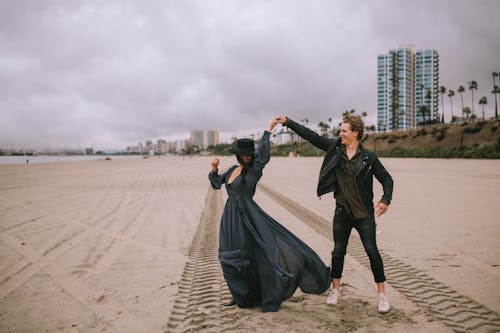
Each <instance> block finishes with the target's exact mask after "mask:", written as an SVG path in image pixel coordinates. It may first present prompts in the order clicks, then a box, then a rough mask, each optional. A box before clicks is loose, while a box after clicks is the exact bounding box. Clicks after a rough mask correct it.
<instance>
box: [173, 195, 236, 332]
mask: <svg viewBox="0 0 500 333" xmlns="http://www.w3.org/2000/svg"><path fill="white" fill-rule="evenodd" d="M221 214H222V194H221V191H214V190H212V189H211V188H209V190H208V194H207V197H206V199H205V209H204V210H203V213H202V215H201V218H200V222H199V224H198V227H197V229H196V233H195V235H194V238H193V241H192V243H191V246H190V247H189V252H188V256H189V257H188V260H187V262H186V265H185V266H184V271H183V273H182V276H181V280H180V281H179V284H178V292H177V297H176V299H175V301H174V305H173V308H172V311H171V312H170V318H169V321H168V323H167V326H166V332H168V333H179V332H221V331H236V330H237V327H236V326H235V322H236V319H237V317H238V316H239V315H238V313H237V311H236V310H235V307H231V308H225V307H223V306H222V305H221V304H222V303H223V302H224V300H226V301H227V300H229V299H230V298H231V296H230V293H229V291H228V289H227V286H226V282H225V280H224V278H223V276H222V269H221V267H220V264H219V260H218V243H219V240H218V238H219V237H218V234H219V232H218V230H219V219H220V216H221Z"/></svg>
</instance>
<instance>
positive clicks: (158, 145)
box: [156, 139, 168, 154]
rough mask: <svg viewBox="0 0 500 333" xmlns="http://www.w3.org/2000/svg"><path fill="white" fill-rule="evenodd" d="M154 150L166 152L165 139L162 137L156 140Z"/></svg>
mask: <svg viewBox="0 0 500 333" xmlns="http://www.w3.org/2000/svg"><path fill="white" fill-rule="evenodd" d="M156 152H157V153H158V154H165V153H167V152H168V144H167V141H165V140H163V139H158V141H157V142H156Z"/></svg>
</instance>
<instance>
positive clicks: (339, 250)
mask: <svg viewBox="0 0 500 333" xmlns="http://www.w3.org/2000/svg"><path fill="white" fill-rule="evenodd" d="M352 228H355V229H356V230H357V231H358V233H359V236H360V238H361V242H362V243H363V247H364V248H365V251H366V254H367V255H368V258H369V259H370V266H371V269H372V273H373V277H374V278H375V282H377V283H379V282H384V281H385V275H384V264H383V263H382V257H380V253H379V251H378V248H377V241H376V237H375V232H376V224H375V218H374V217H373V216H370V217H369V218H366V219H360V220H355V219H353V218H351V217H350V215H349V214H348V213H347V212H346V211H345V209H344V208H343V207H341V206H337V207H336V208H335V216H334V218H333V241H334V243H335V247H334V249H333V252H332V277H333V278H334V279H340V278H341V277H342V270H343V269H344V257H345V254H346V250H347V244H348V242H349V236H350V235H351V231H352Z"/></svg>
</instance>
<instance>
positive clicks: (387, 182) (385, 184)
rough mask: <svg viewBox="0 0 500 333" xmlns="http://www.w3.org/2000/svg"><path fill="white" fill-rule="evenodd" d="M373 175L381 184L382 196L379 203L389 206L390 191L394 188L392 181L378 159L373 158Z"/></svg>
mask: <svg viewBox="0 0 500 333" xmlns="http://www.w3.org/2000/svg"><path fill="white" fill-rule="evenodd" d="M373 174H374V175H375V178H377V180H378V181H379V182H380V184H382V189H383V192H384V193H383V195H382V199H380V201H381V202H383V203H385V204H390V203H391V200H392V191H393V188H394V181H393V180H392V177H391V175H390V174H389V172H388V171H387V170H386V169H385V168H384V166H383V165H382V163H381V162H380V160H379V159H378V157H376V156H375V160H374V162H373Z"/></svg>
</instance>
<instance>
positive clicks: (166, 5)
mask: <svg viewBox="0 0 500 333" xmlns="http://www.w3.org/2000/svg"><path fill="white" fill-rule="evenodd" d="M499 15H500V1H497V0H490V1H486V0H474V1H473V0H469V1H455V0H447V1H434V0H430V1H426V0H419V1H401V0H394V1H355V0H348V1H334V0H329V1H321V0H318V1H306V0H301V1H299V0H297V1H294V0H283V1H272V0H268V1H259V0H256V1H248V0H241V1H239V0H226V1H222V0H221V1H215V0H213V1H211V0H200V1H190V0H182V1H181V0H179V1H177V0H176V1H173V0H172V1H167V0H162V1H153V0H150V1H139V0H137V1H124V0H121V1H112V0H107V1H97V0H96V1H62V0H60V1H50V0H45V1H39V0H33V1H23V0H20V1H18V0H12V1H8V0H0V147H4V148H5V147H11V148H22V147H25V148H28V147H61V146H67V147H68V146H71V147H76V146H79V147H83V146H89V145H92V144H93V145H94V147H96V148H97V149H109V148H125V147H126V146H127V145H130V144H136V143H137V142H139V141H144V140H147V139H151V138H159V137H164V138H167V139H176V138H182V137H187V136H188V133H189V130H190V129H201V128H205V129H217V130H219V131H221V136H222V139H224V140H228V139H229V138H230V137H231V136H233V135H236V136H244V135H248V134H250V133H252V132H253V131H256V130H258V129H264V128H265V127H267V124H268V123H269V121H270V119H271V118H272V117H273V116H275V115H277V114H284V115H287V116H290V117H292V118H295V119H297V120H300V119H302V118H308V119H309V121H310V125H315V124H317V123H318V122H319V121H321V120H327V119H328V118H329V117H332V118H334V119H340V115H341V114H342V112H343V111H345V110H346V109H356V110H358V111H359V112H363V111H365V112H367V113H368V119H367V120H368V121H367V122H368V123H373V124H375V119H376V70H377V68H376V61H377V55H378V54H382V53H386V52H388V50H389V49H391V48H396V47H398V46H399V45H400V44H415V45H416V48H417V49H426V48H434V49H436V50H437V51H438V52H439V56H440V85H444V86H446V87H447V88H448V89H454V90H455V91H456V89H457V87H458V86H459V85H464V86H467V82H468V81H471V80H476V81H477V82H478V83H479V90H478V91H477V92H476V94H475V95H476V96H477V97H476V102H477V101H478V99H479V98H478V97H480V96H487V98H488V103H489V104H488V105H487V107H486V114H487V116H488V115H493V112H494V111H493V110H494V98H493V95H491V94H490V91H491V90H492V78H491V72H493V71H499V72H500V37H499V36H500V35H499V33H498V32H499V31H500V19H499ZM464 99H465V104H466V105H470V104H471V97H470V93H469V92H467V93H466V94H464ZM445 102H446V103H448V101H445ZM459 103H460V102H459V98H455V101H454V105H455V108H456V109H458V107H459ZM447 107H448V104H446V105H445V108H447ZM475 108H476V110H480V108H479V106H476V107H475ZM446 112H449V110H448V109H446Z"/></svg>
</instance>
